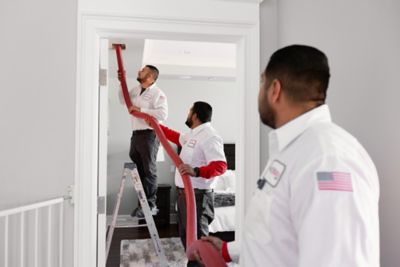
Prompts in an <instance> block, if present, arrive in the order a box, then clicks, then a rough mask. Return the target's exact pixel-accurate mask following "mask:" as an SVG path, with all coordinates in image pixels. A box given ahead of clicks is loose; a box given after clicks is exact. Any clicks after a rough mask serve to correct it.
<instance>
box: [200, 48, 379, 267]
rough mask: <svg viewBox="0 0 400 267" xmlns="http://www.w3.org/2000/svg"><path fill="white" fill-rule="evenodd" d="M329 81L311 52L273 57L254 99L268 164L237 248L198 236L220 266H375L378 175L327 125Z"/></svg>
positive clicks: (346, 137)
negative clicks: (218, 258) (216, 256)
mask: <svg viewBox="0 0 400 267" xmlns="http://www.w3.org/2000/svg"><path fill="white" fill-rule="evenodd" d="M329 78H330V73H329V66H328V59H327V57H326V56H325V54H324V53H323V52H321V51H319V50H318V49H316V48H313V47H310V46H304V45H291V46H287V47H284V48H282V49H279V50H278V51H276V52H275V53H274V54H273V55H272V56H271V58H270V61H269V63H268V65H267V67H266V69H265V71H264V73H263V76H262V85H261V88H260V92H259V98H258V108H259V113H260V118H261V120H262V122H263V123H264V124H265V125H267V126H269V127H271V128H272V129H273V130H272V131H271V132H270V133H269V161H268V163H267V165H266V168H265V169H264V171H263V173H262V175H261V178H260V179H259V180H258V182H257V185H256V186H257V188H256V192H255V194H254V195H253V197H252V200H251V202H250V205H249V206H248V210H247V213H246V219H245V224H244V230H243V236H242V244H241V245H240V248H239V245H238V243H237V242H231V243H225V242H223V241H221V240H220V239H218V238H215V237H204V238H202V239H204V240H207V241H209V242H211V243H212V244H213V245H214V246H215V247H216V248H217V249H218V250H219V251H220V252H221V253H222V255H223V257H224V258H225V260H226V261H230V260H233V261H238V260H239V254H240V265H241V266H280V267H289V266H290V267H292V266H296V267H320V266H323V267H326V266H335V267H336V266H340V267H354V266H363V267H366V266H368V267H377V266H379V217H378V201H379V181H378V175H377V172H376V169H375V166H374V164H373V162H372V160H371V158H370V157H369V155H368V154H367V152H366V151H365V149H364V148H363V147H362V146H361V144H360V143H359V142H358V141H357V140H356V139H355V138H354V137H353V136H351V135H350V134H349V133H347V132H346V131H345V130H343V129H342V128H341V127H339V126H337V125H336V124H334V123H333V122H332V121H331V116H330V111H329V108H328V106H327V105H326V104H325V98H326V92H327V88H328V83H329ZM197 257H198V259H199V255H198V254H197ZM199 260H201V259H199Z"/></svg>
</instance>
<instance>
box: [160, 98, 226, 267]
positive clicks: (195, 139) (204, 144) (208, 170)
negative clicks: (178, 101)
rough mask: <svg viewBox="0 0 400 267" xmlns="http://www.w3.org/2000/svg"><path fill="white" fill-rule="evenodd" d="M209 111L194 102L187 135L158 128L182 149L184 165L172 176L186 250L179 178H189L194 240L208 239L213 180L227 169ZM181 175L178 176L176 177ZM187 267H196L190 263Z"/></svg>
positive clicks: (183, 191) (212, 200)
mask: <svg viewBox="0 0 400 267" xmlns="http://www.w3.org/2000/svg"><path fill="white" fill-rule="evenodd" d="M211 116H212V107H211V106H210V105H209V104H208V103H205V102H195V103H194V104H193V106H192V108H191V109H190V111H189V114H188V118H187V120H186V125H187V126H188V127H189V128H190V129H191V131H190V132H189V133H186V134H180V133H179V132H176V131H174V130H171V129H169V128H167V127H166V126H164V125H161V124H160V127H161V129H162V130H163V132H164V134H165V136H166V137H167V139H168V140H169V141H171V142H173V143H175V144H176V145H178V146H180V147H182V150H181V153H180V155H179V156H180V157H181V159H182V161H183V162H184V163H183V164H181V165H180V166H179V167H178V170H179V172H178V170H177V171H176V173H175V185H176V190H177V195H178V226H179V235H180V238H181V240H182V243H183V245H184V246H185V248H186V219H187V216H186V198H185V190H184V188H183V187H184V186H183V181H182V177H181V175H189V176H190V178H191V181H192V185H193V189H194V193H195V199H196V213H197V238H200V237H201V236H207V235H208V233H209V232H208V226H209V224H210V223H211V222H212V220H213V219H214V193H213V188H214V186H215V182H216V176H219V175H222V174H223V173H224V172H225V171H226V169H227V164H226V158H225V153H224V146H223V141H222V138H221V137H220V136H219V135H218V133H217V132H216V130H215V129H214V128H213V127H212V126H211V123H210V122H211ZM179 173H181V175H179ZM188 266H199V265H198V263H197V262H195V261H189V262H188Z"/></svg>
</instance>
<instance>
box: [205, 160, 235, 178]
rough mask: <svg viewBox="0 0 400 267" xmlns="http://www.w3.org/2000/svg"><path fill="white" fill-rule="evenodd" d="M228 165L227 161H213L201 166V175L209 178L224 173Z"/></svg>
mask: <svg viewBox="0 0 400 267" xmlns="http://www.w3.org/2000/svg"><path fill="white" fill-rule="evenodd" d="M227 167H228V165H227V164H226V162H225V161H211V162H210V164H208V165H207V166H202V167H200V168H199V169H200V177H202V178H206V179H209V178H213V177H215V176H219V175H222V174H223V173H224V172H225V171H226V169H227Z"/></svg>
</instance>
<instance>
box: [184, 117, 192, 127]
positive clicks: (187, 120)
mask: <svg viewBox="0 0 400 267" xmlns="http://www.w3.org/2000/svg"><path fill="white" fill-rule="evenodd" d="M185 124H186V126H187V127H189V128H190V129H192V126H193V120H192V117H190V118H187V119H186V121H185Z"/></svg>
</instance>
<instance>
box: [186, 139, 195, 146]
mask: <svg viewBox="0 0 400 267" xmlns="http://www.w3.org/2000/svg"><path fill="white" fill-rule="evenodd" d="M196 142H197V141H196V140H194V139H190V140H189V143H188V145H187V146H188V147H190V148H194V146H195V145H196Z"/></svg>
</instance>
